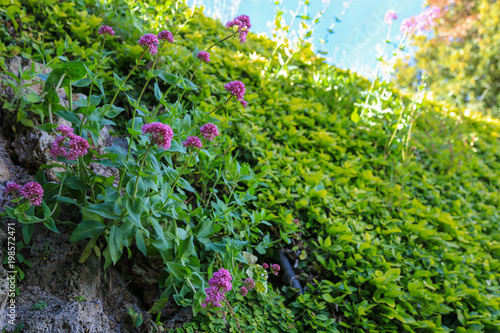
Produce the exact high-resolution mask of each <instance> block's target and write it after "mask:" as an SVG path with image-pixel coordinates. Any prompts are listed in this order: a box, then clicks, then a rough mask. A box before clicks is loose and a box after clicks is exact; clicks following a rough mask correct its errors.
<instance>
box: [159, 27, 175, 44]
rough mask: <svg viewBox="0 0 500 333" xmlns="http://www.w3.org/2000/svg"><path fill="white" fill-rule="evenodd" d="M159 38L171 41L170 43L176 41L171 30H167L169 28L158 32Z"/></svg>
mask: <svg viewBox="0 0 500 333" xmlns="http://www.w3.org/2000/svg"><path fill="white" fill-rule="evenodd" d="M158 39H159V40H166V41H169V42H170V43H173V42H174V36H173V35H172V33H171V32H170V31H167V30H163V31H162V32H160V33H159V34H158Z"/></svg>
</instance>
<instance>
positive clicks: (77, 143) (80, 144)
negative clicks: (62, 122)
mask: <svg viewBox="0 0 500 333" xmlns="http://www.w3.org/2000/svg"><path fill="white" fill-rule="evenodd" d="M66 137H67V138H68V139H69V143H68V147H69V149H68V155H67V159H68V160H70V161H74V160H76V159H78V157H80V156H85V155H86V154H87V149H89V142H88V141H87V140H85V139H84V138H82V137H81V136H78V135H76V134H73V133H69V134H68V135H66Z"/></svg>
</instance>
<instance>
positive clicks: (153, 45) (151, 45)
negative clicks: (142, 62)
mask: <svg viewBox="0 0 500 333" xmlns="http://www.w3.org/2000/svg"><path fill="white" fill-rule="evenodd" d="M158 44H159V42H158V37H156V36H155V35H154V34H146V35H144V36H142V37H141V38H139V45H141V46H142V47H144V48H147V49H149V53H151V54H152V55H155V54H157V53H158Z"/></svg>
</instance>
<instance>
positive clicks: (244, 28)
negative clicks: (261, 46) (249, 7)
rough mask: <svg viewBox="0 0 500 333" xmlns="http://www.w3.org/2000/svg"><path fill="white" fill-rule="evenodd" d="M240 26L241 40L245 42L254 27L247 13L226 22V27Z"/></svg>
mask: <svg viewBox="0 0 500 333" xmlns="http://www.w3.org/2000/svg"><path fill="white" fill-rule="evenodd" d="M235 25H236V26H238V33H239V37H240V42H241V44H243V43H244V42H246V40H247V35H248V30H249V29H250V28H251V27H252V25H251V24H250V18H249V17H248V16H246V15H240V16H238V17H236V18H235V19H234V20H232V21H229V22H227V23H226V29H229V28H232V27H234V26H235Z"/></svg>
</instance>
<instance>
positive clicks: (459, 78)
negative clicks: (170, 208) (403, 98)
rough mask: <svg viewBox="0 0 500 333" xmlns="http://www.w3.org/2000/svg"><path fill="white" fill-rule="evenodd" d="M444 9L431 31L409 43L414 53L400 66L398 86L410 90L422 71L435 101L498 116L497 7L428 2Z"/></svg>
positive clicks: (488, 0)
mask: <svg viewBox="0 0 500 333" xmlns="http://www.w3.org/2000/svg"><path fill="white" fill-rule="evenodd" d="M428 3H430V4H432V5H434V4H435V5H437V6H439V7H441V8H442V10H443V13H444V14H443V17H442V18H441V19H439V20H438V25H437V27H436V29H435V32H434V33H432V34H430V36H425V35H421V36H417V37H415V38H413V43H412V44H413V45H414V46H415V47H416V49H417V52H416V54H415V55H414V56H413V61H411V62H410V63H409V64H408V63H406V60H405V62H404V63H401V64H400V66H399V69H398V72H397V79H398V82H399V84H400V86H401V87H404V88H406V87H411V86H414V85H415V82H417V81H418V80H417V79H418V77H419V76H420V75H421V74H422V72H423V71H425V72H426V73H427V82H428V86H429V90H430V91H432V92H433V93H434V94H435V96H436V98H437V99H440V100H446V101H448V102H449V103H451V104H453V105H458V106H460V107H463V108H465V107H468V108H471V109H472V110H474V111H478V112H481V113H483V114H489V115H492V116H494V117H496V118H498V117H499V116H500V111H499V107H498V105H499V102H500V83H499V82H500V76H499V71H498V68H499V65H500V56H499V55H498V49H499V47H500V20H499V15H498V13H499V12H500V4H499V3H498V1H494V0H481V1H470V0H458V1H448V0H429V1H428Z"/></svg>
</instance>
